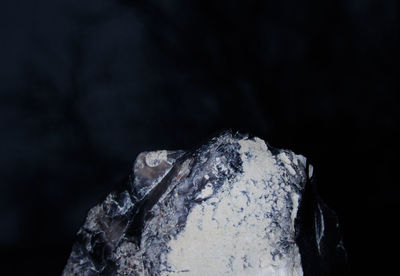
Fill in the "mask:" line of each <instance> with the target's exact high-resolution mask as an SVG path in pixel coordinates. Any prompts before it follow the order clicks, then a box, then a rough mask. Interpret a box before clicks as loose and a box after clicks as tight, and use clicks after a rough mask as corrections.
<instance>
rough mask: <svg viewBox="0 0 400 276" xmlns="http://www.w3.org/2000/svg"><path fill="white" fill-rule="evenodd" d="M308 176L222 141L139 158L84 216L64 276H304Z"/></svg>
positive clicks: (288, 163) (289, 157)
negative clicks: (301, 217)
mask: <svg viewBox="0 0 400 276" xmlns="http://www.w3.org/2000/svg"><path fill="white" fill-rule="evenodd" d="M307 171H309V170H306V159H305V157H303V156H301V155H296V154H294V153H293V152H291V151H289V150H276V149H274V150H273V151H272V150H271V148H270V147H269V146H268V145H267V144H266V143H265V142H264V141H263V140H261V139H259V138H251V139H250V138H248V137H247V136H243V135H232V134H230V133H225V134H222V135H220V136H219V137H217V138H214V139H212V140H211V141H210V142H209V143H208V144H206V145H203V146H202V147H200V148H199V149H198V150H197V151H195V152H193V153H187V152H184V151H166V150H162V151H156V152H144V153H141V154H139V156H138V157H137V159H136V161H135V164H134V168H133V173H132V175H131V177H130V181H129V184H128V185H127V186H126V187H125V188H124V189H121V190H119V191H115V192H113V193H111V194H110V195H108V196H107V198H106V199H105V200H104V201H103V202H102V203H100V204H99V205H97V206H95V207H93V208H92V209H91V210H90V211H89V213H88V216H87V219H86V222H85V223H84V225H83V226H82V227H81V229H80V230H79V232H78V234H77V236H78V237H77V241H76V243H75V244H74V246H73V249H72V253H71V255H70V257H69V260H68V262H67V265H66V267H65V268H64V271H63V275H163V276H166V275H288V276H289V275H303V269H302V265H301V257H300V253H299V248H298V246H297V244H296V242H295V235H296V231H295V219H296V216H297V211H298V206H299V203H300V200H301V197H302V191H303V189H304V187H305V183H306V181H307V178H308V176H307ZM318 238H322V236H321V235H320V236H319V237H318Z"/></svg>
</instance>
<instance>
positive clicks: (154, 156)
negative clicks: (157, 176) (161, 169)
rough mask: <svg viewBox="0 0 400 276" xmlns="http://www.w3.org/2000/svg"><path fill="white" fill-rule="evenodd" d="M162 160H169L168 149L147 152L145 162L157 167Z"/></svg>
mask: <svg viewBox="0 0 400 276" xmlns="http://www.w3.org/2000/svg"><path fill="white" fill-rule="evenodd" d="M162 161H167V151H166V150H158V151H151V152H149V153H147V154H146V157H145V162H146V165H147V166H149V167H157V166H158V165H159V164H160V163H161V162H162Z"/></svg>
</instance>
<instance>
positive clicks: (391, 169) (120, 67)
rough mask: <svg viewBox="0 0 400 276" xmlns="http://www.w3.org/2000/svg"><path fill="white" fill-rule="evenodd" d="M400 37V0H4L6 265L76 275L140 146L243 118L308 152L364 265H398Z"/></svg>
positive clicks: (2, 206) (368, 269) (189, 137)
mask: <svg viewBox="0 0 400 276" xmlns="http://www.w3.org/2000/svg"><path fill="white" fill-rule="evenodd" d="M399 46H400V45H399V2H398V1H396V0H385V1H380V0H326V1H316V0H303V1H293V0H284V1H241V2H236V1H205V0H202V1H200V0H193V1H184V0H171V1H111V0H96V1H95V0H91V1H77V0H75V1H71V0H58V1H51V0H41V1H28V0H25V1H22V0H21V1H18V0H16V1H11V0H10V1H2V2H1V4H0V92H1V94H0V95H1V101H0V173H1V177H0V181H1V182H0V189H1V190H0V223H1V228H0V254H1V256H0V260H1V263H2V266H1V271H4V270H7V271H10V272H11V273H12V274H10V275H13V274H14V275H15V274H23V275H58V274H60V273H61V271H62V269H63V266H64V265H65V262H66V260H67V257H68V255H69V253H70V249H71V245H72V241H73V238H74V235H75V233H76V232H77V230H78V228H79V226H80V225H81V224H82V222H83V220H84V218H85V216H86V212H87V211H88V209H89V208H90V207H91V206H93V205H94V204H95V203H96V202H98V201H99V200H101V198H102V197H103V196H104V195H105V194H107V193H108V192H109V191H110V190H111V189H112V187H113V186H115V184H117V183H119V182H120V181H123V179H124V178H125V177H126V176H127V175H128V174H129V172H130V170H131V166H132V163H133V161H134V159H135V157H136V155H137V154H138V153H139V152H141V151H145V150H155V149H192V148H193V147H194V146H196V145H197V144H198V143H201V142H202V141H204V140H205V139H207V138H209V137H210V136H212V135H213V134H215V133H216V132H218V131H219V130H222V129H228V128H232V129H234V130H241V131H245V132H250V133H252V134H255V135H257V136H260V137H262V138H264V139H265V140H266V141H268V142H269V143H270V144H271V145H273V146H276V147H283V148H290V149H292V150H294V151H295V152H296V153H301V154H303V155H305V156H307V157H308V158H309V159H310V160H311V162H312V163H313V164H314V168H315V173H316V174H317V178H318V183H319V191H320V193H321V195H322V197H323V198H324V199H325V201H326V202H327V203H328V205H329V206H331V207H333V208H334V209H335V210H336V211H337V213H338V215H339V217H340V221H341V224H342V226H343V235H344V243H345V246H346V247H347V249H348V253H349V260H350V271H351V274H352V275H356V274H359V273H361V272H364V273H365V274H364V275H369V274H371V275H388V274H389V269H390V268H391V266H392V265H394V266H395V267H396V266H398V261H397V260H396V256H395V254H393V253H390V252H389V251H388V249H390V248H391V247H394V243H395V242H397V234H398V231H397V228H396V227H394V225H393V223H394V222H396V220H397V218H398V207H397V202H398V194H397V193H396V192H395V187H396V186H397V184H398V181H397V180H396V179H397V178H398V168H397V167H398V160H399V158H400V156H399V155H398V154H397V152H398V151H397V146H396V144H397V141H396V138H397V137H396V136H398V134H399V129H398V125H399V118H400V116H399V102H398V101H397V99H396V94H397V92H398V91H399V82H398V76H399V61H400V60H399ZM375 273H377V274H375ZM2 274H3V273H2Z"/></svg>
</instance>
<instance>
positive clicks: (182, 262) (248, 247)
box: [161, 138, 305, 276]
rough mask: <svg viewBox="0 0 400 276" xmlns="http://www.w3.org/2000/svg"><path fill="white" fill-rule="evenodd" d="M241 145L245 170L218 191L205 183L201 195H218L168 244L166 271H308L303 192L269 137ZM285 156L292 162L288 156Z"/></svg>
mask: <svg viewBox="0 0 400 276" xmlns="http://www.w3.org/2000/svg"><path fill="white" fill-rule="evenodd" d="M239 144H240V146H241V149H240V154H241V159H242V162H243V174H240V175H238V176H237V177H236V178H235V180H234V181H233V182H228V181H225V183H224V184H223V185H222V186H221V187H220V188H219V190H218V191H216V192H214V191H213V188H212V185H211V186H210V185H209V186H207V185H206V186H205V188H204V189H203V190H202V191H201V193H200V195H199V196H200V197H202V198H207V197H210V196H211V195H212V197H210V198H207V199H206V200H204V201H203V202H202V203H201V204H198V205H195V206H194V207H193V209H192V210H191V212H190V214H189V215H188V217H187V221H186V226H185V228H184V229H183V230H182V231H181V232H180V233H179V234H178V236H177V237H176V239H172V240H171V241H170V242H169V243H168V246H169V250H168V252H167V253H165V254H164V255H163V259H164V260H165V262H164V264H163V265H164V267H162V273H161V275H164V276H166V275H177V274H179V275H180V274H183V275H280V276H300V275H303V271H302V267H301V260H300V254H299V249H298V247H297V245H296V244H295V242H294V238H295V236H294V235H295V232H294V220H295V218H296V214H297V208H298V203H299V202H298V200H299V195H298V194H297V192H296V191H295V190H294V189H293V187H292V186H291V185H290V184H289V183H287V182H285V181H284V179H285V178H284V177H286V176H284V175H286V172H285V171H286V170H284V169H283V168H282V166H279V165H278V164H277V162H276V161H277V160H276V156H273V155H272V153H271V152H270V151H269V150H268V147H267V145H266V144H265V142H264V141H263V140H261V139H259V138H254V139H253V140H249V139H243V140H240V141H239ZM285 157H286V158H285ZM278 158H279V157H278ZM282 159H283V160H282ZM281 160H282V161H284V163H285V165H288V166H291V161H290V160H289V159H288V157H287V156H286V155H285V156H282V157H281ZM297 160H300V162H303V161H305V160H302V156H301V157H300V156H297V158H296V163H297ZM217 162H218V161H217ZM292 169H293V168H292ZM293 171H294V170H293ZM213 193H214V194H213ZM289 207H291V208H289ZM277 224H278V225H279V226H278V227H277ZM282 241H284V242H287V244H288V245H289V246H282V245H281V242H282Z"/></svg>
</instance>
